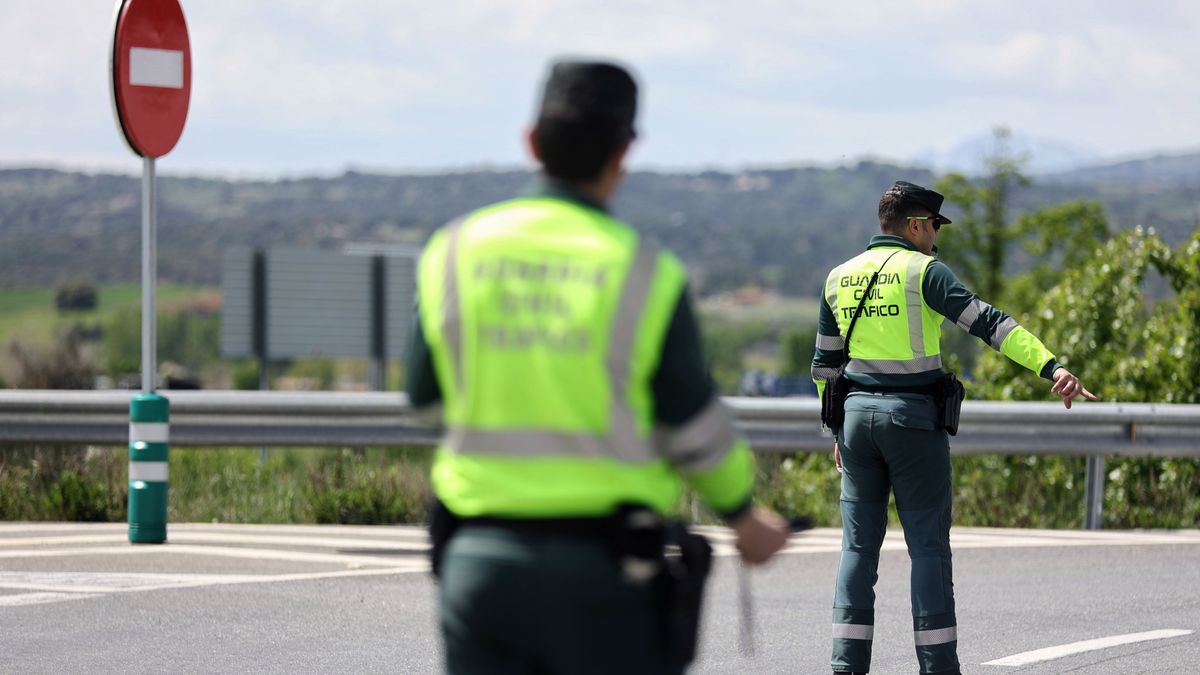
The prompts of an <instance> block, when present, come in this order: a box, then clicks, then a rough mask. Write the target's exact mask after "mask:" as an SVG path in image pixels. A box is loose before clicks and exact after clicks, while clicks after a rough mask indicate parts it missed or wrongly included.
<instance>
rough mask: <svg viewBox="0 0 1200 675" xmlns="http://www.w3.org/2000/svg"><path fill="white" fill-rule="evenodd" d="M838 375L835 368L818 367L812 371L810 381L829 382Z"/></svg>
mask: <svg viewBox="0 0 1200 675" xmlns="http://www.w3.org/2000/svg"><path fill="white" fill-rule="evenodd" d="M837 374H838V369H837V368H829V367H824V366H823V367H820V368H813V369H812V379H814V380H831V379H833V378H834V376H836V375H837Z"/></svg>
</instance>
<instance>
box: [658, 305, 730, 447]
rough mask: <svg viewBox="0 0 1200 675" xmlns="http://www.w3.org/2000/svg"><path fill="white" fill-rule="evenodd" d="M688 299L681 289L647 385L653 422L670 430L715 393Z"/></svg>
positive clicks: (696, 410) (691, 414) (687, 418)
mask: <svg viewBox="0 0 1200 675" xmlns="http://www.w3.org/2000/svg"><path fill="white" fill-rule="evenodd" d="M688 297H689V294H688V292H687V289H684V292H683V293H682V294H680V297H679V302H678V303H676V305H675V312H674V313H673V314H672V316H671V324H670V326H668V327H667V335H666V338H665V339H664V340H663V347H662V354H661V355H660V356H659V362H658V370H657V371H655V373H654V377H653V378H652V379H651V381H650V388H651V391H652V392H653V393H654V418H655V419H656V420H657V421H659V422H662V423H663V424H667V425H670V426H679V425H682V424H683V423H684V422H686V421H688V420H689V419H691V418H692V417H694V416H695V415H696V413H698V412H700V410H701V408H703V407H704V406H705V404H707V403H708V402H709V400H711V399H712V397H713V396H715V395H716V391H717V388H716V386H715V385H714V384H713V381H712V377H711V376H710V375H709V372H708V365H707V364H706V363H705V362H704V351H703V349H702V348H701V346H700V330H699V327H698V326H697V324H696V317H695V314H694V313H693V312H692V303H691V301H690V300H689V299H688Z"/></svg>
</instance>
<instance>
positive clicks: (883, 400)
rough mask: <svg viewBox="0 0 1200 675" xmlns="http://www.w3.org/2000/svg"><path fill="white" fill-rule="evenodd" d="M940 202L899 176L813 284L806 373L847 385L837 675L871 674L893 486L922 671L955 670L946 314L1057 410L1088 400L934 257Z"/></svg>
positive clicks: (951, 385) (1044, 353)
mask: <svg viewBox="0 0 1200 675" xmlns="http://www.w3.org/2000/svg"><path fill="white" fill-rule="evenodd" d="M941 207H942V195H940V194H938V193H937V192H934V191H933V190H929V189H926V188H923V187H921V186H919V185H914V184H912V183H909V182H905V181H897V182H896V183H895V184H894V185H893V186H892V187H891V188H889V189H888V190H887V192H885V193H884V195H883V198H882V199H880V200H879V226H880V229H881V230H882V233H881V234H880V235H877V236H875V237H873V238H872V239H871V242H870V244H869V245H868V246H867V250H866V252H864V253H861V254H859V255H858V256H856V257H854V258H852V259H850V260H848V261H846V262H845V263H842V264H841V265H839V266H837V267H835V268H834V269H833V271H832V272H830V273H829V276H828V278H827V280H826V282H825V287H824V288H823V289H822V297H821V310H820V318H819V321H818V327H817V345H816V353H815V354H814V356H813V364H812V377H813V380H814V381H815V382H816V384H817V388H818V389H819V390H820V391H821V393H822V396H823V397H824V396H825V394H826V393H827V391H826V389H829V393H832V392H833V391H834V390H836V389H837V388H838V385H837V384H836V383H837V382H838V380H839V378H844V380H843V382H844V384H846V385H848V391H849V393H848V395H846V397H845V403H844V421H843V422H842V423H841V426H840V427H838V428H834V429H832V431H833V433H834V438H835V441H834V458H835V462H836V464H837V468H838V471H839V472H841V474H842V497H841V511H842V559H841V565H840V567H839V570H838V578H837V586H836V590H835V594H834V603H833V659H832V666H833V671H834V672H845V673H865V672H867V671H869V670H870V666H871V644H872V638H873V636H874V631H875V616H874V609H875V591H874V585H875V580H876V570H877V569H878V565H879V548H880V546H881V545H882V543H883V537H884V532H885V530H886V528H887V504H888V493H889V490H890V491H894V492H895V496H896V509H897V511H898V513H899V515H900V524H901V525H902V527H903V528H904V540H905V542H906V544H907V546H908V553H909V557H910V559H911V562H912V577H911V584H912V589H911V590H912V616H913V638H914V642H915V645H916V653H917V661H918V664H919V666H920V672H922V673H957V672H959V662H958V653H957V647H958V628H957V620H956V618H955V613H954V584H953V581H952V576H951V565H950V511H951V508H950V446H949V439H948V436H947V428H948V427H955V428H956V427H957V421H956V416H957V408H956V407H954V406H953V401H952V402H951V403H950V404H947V400H948V399H952V398H953V396H952V395H951V394H948V392H949V391H951V390H952V389H957V391H961V389H960V388H958V387H957V385H956V381H954V380H951V379H947V374H946V373H945V371H943V370H942V362H941V349H940V345H939V341H940V337H941V325H942V322H943V320H949V321H951V322H953V323H955V324H957V325H958V326H959V327H960V328H962V329H963V330H965V331H968V332H969V333H970V334H971V335H974V336H975V337H977V338H979V339H980V340H983V341H984V342H986V343H987V344H988V345H989V346H991V347H992V348H993V349H995V350H997V351H999V352H1000V353H1002V354H1004V355H1005V356H1007V357H1008V358H1010V359H1012V360H1013V361H1015V362H1017V363H1019V364H1021V365H1023V366H1025V367H1026V368H1028V369H1029V370H1030V371H1032V372H1034V373H1037V374H1038V375H1040V376H1041V377H1044V378H1046V379H1047V380H1050V381H1051V382H1053V385H1052V386H1051V391H1053V392H1054V393H1056V394H1058V395H1060V396H1061V397H1062V399H1063V403H1064V405H1065V406H1066V407H1067V408H1070V407H1071V401H1072V400H1073V399H1074V398H1075V397H1076V396H1083V397H1085V398H1088V399H1091V400H1095V397H1094V396H1093V395H1092V394H1091V392H1089V391H1088V390H1087V389H1085V388H1084V387H1083V385H1081V384H1080V382H1079V379H1078V378H1076V377H1075V376H1074V375H1072V374H1071V373H1070V372H1069V371H1068V370H1067V369H1066V368H1064V367H1062V366H1061V365H1059V364H1058V362H1057V361H1056V360H1055V358H1054V355H1053V354H1051V353H1050V352H1049V351H1048V350H1047V349H1046V348H1045V347H1044V346H1043V345H1042V343H1041V341H1039V340H1038V339H1037V338H1036V337H1034V335H1033V334H1031V333H1030V332H1029V331H1027V330H1025V329H1024V328H1022V327H1021V326H1020V325H1019V324H1018V323H1017V322H1016V321H1015V320H1013V319H1012V317H1010V316H1008V315H1007V314H1005V313H1004V312H1002V311H1000V310H999V309H996V308H995V307H992V306H991V305H989V304H988V303H987V302H985V301H984V300H982V299H980V298H979V297H978V296H976V295H975V294H974V293H972V292H971V291H970V290H968V289H967V288H966V287H965V286H963V284H962V283H961V282H960V281H959V280H958V278H957V277H955V275H954V273H953V272H951V271H950V268H949V267H947V266H946V265H945V264H944V263H942V262H940V261H939V260H937V259H936V258H935V257H933V254H934V251H935V246H934V242H935V241H936V240H937V235H938V231H939V230H940V229H941V227H942V226H943V225H948V224H950V222H951V221H950V219H949V218H946V217H945V216H943V215H942V214H941ZM856 317H857V318H856ZM852 325H853V332H852V333H849V343H847V334H848V331H849V330H850V328H851V326H852ZM834 398H836V397H834ZM955 400H957V401H958V402H961V399H955ZM950 418H952V419H953V420H954V421H950Z"/></svg>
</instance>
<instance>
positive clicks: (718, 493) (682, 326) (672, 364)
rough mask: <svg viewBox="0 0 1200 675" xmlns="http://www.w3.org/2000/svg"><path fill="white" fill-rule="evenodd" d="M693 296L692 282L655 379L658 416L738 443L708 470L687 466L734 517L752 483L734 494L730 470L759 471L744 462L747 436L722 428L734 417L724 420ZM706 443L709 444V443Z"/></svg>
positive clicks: (692, 478)
mask: <svg viewBox="0 0 1200 675" xmlns="http://www.w3.org/2000/svg"><path fill="white" fill-rule="evenodd" d="M690 297H691V294H690V293H689V292H688V290H687V289H686V288H685V289H684V290H683V292H682V293H681V294H680V296H679V301H678V302H677V303H676V305H675V311H674V313H673V314H672V316H671V323H670V325H669V326H668V327H667V332H666V336H665V337H664V339H663V346H662V352H661V354H660V356H659V363H658V370H656V371H655V373H654V376H653V377H652V378H651V381H650V389H651V392H652V393H653V395H654V418H655V421H657V422H658V423H660V424H662V425H665V426H667V427H671V428H674V429H682V430H683V431H682V432H681V435H682V436H685V437H686V436H688V435H689V431H688V429H689V427H691V433H694V432H695V430H696V429H701V430H704V431H703V433H702V435H704V436H708V435H709V433H708V432H713V435H714V436H715V437H717V438H720V439H721V440H718V441H716V446H720V445H727V444H732V446H730V447H728V451H727V452H724V459H723V460H722V461H721V462H720V463H719V464H718V465H716V466H705V467H704V469H703V470H688V469H687V467H686V466H684V467H681V469H683V471H684V474H685V475H686V476H687V478H688V482H689V483H691V484H692V486H693V487H695V488H696V490H697V491H698V492H700V494H701V495H702V496H704V497H705V501H706V502H708V504H709V505H710V506H712V507H713V508H714V509H715V510H716V511H717V512H718V513H720V515H721V517H723V518H725V519H726V520H729V521H732V520H736V519H737V518H738V517H739V516H741V515H742V514H743V513H745V512H746V510H748V509H749V508H750V505H751V501H752V500H751V490H750V487H751V485H750V484H747V485H745V486H743V488H744V494H736V495H732V497H733V498H732V499H731V498H730V497H731V495H730V493H729V490H728V486H729V484H730V480H731V479H730V476H736V475H740V474H746V473H747V472H748V471H749V474H748V475H750V476H752V475H753V472H752V470H747V469H746V467H745V466H744V464H745V463H746V462H747V461H749V454H750V453H749V451H748V448H747V447H746V446H745V442H744V441H741V440H740V439H736V438H734V437H732V436H730V437H728V438H726V437H725V436H726V433H725V430H723V429H720V428H721V427H723V426H727V425H728V423H727V422H725V421H724V420H723V418H722V416H721V412H720V410H719V409H718V407H719V405H720V401H719V400H718V398H717V387H716V385H715V384H714V383H713V380H712V376H711V375H710V374H709V371H708V364H707V363H705V360H704V350H703V348H702V347H701V342H700V329H699V326H698V324H697V322H696V317H695V313H694V312H693V310H692V303H691V300H690V299H689V298H690ZM728 426H729V427H730V428H729V429H728V432H730V433H731V432H732V426H731V425H728ZM707 440H708V439H706V441H707ZM700 445H701V446H705V445H708V443H707V442H704V443H701V444H700ZM716 446H714V447H716ZM721 449H722V450H724V448H721Z"/></svg>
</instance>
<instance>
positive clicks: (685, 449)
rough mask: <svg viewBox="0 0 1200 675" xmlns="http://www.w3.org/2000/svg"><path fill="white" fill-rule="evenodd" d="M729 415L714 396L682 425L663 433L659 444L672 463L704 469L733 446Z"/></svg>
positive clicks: (712, 465)
mask: <svg viewBox="0 0 1200 675" xmlns="http://www.w3.org/2000/svg"><path fill="white" fill-rule="evenodd" d="M733 442H734V432H733V416H732V415H730V414H729V409H728V408H726V407H725V404H724V403H723V402H722V401H721V399H720V398H719V397H717V396H713V397H712V399H710V400H709V402H708V403H707V404H706V405H705V406H704V407H703V408H701V409H700V412H698V413H696V415H695V416H693V417H692V419H690V420H688V421H687V422H686V423H685V424H684V425H683V426H681V427H679V428H677V429H672V430H669V431H667V432H666V433H665V434H663V438H662V447H663V449H664V450H665V451H666V454H667V457H668V458H669V459H670V460H671V463H672V464H674V465H675V466H677V467H679V468H681V469H684V470H686V471H697V472H698V471H707V470H709V469H712V468H714V467H716V466H717V465H718V464H720V463H721V460H723V459H725V455H726V454H727V453H728V452H729V449H730V448H731V447H733Z"/></svg>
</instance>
